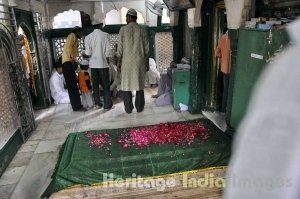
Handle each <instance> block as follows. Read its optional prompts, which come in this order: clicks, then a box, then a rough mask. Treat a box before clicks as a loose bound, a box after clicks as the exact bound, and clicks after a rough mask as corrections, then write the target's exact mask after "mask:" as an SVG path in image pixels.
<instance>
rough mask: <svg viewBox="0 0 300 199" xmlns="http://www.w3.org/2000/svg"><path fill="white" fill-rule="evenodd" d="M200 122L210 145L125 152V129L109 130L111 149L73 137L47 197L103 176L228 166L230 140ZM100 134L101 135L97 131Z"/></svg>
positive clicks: (193, 144)
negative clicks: (120, 141)
mask: <svg viewBox="0 0 300 199" xmlns="http://www.w3.org/2000/svg"><path fill="white" fill-rule="evenodd" d="M195 121H197V122H201V123H203V124H205V125H206V126H207V127H208V128H209V129H210V130H211V135H210V138H209V139H208V141H206V142H202V143H201V142H200V141H195V142H194V143H192V144H190V145H187V144H185V145H179V146H177V145H175V144H163V145H150V146H149V147H145V148H136V147H129V148H127V149H124V148H123V147H122V146H121V145H120V144H118V143H117V138H118V136H119V135H120V133H122V132H123V131H124V129H108V130H101V131H100V132H107V133H109V134H110V135H111V140H112V144H111V145H110V146H109V147H108V148H104V149H97V148H93V147H90V146H89V144H88V139H87V138H86V137H85V135H84V132H79V133H72V134H70V135H69V136H68V138H67V140H66V142H65V143H64V145H63V147H62V149H61V153H60V157H59V160H58V162H57V166H56V170H55V172H54V174H53V176H52V178H53V180H52V182H51V184H50V185H49V187H48V188H47V190H46V191H45V193H44V194H43V195H44V196H49V195H51V194H52V193H54V192H57V191H59V190H62V189H65V188H67V187H70V186H72V185H76V184H84V185H92V184H95V183H99V182H102V180H103V174H104V173H108V174H109V173H113V174H114V178H123V179H125V178H129V177H132V174H133V173H135V174H136V175H140V176H141V177H149V176H159V175H165V174H171V173H177V172H183V171H189V170H195V169H200V168H207V167H215V166H226V165H227V164H228V160H229V157H230V151H231V149H230V146H231V138H230V137H228V136H227V135H226V134H224V133H223V132H222V131H220V130H219V129H218V128H217V127H215V125H214V124H213V123H212V122H210V121H209V120H207V119H198V120H193V121H187V122H195ZM96 132H97V133H99V131H96Z"/></svg>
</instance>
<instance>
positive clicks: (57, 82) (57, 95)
mask: <svg viewBox="0 0 300 199" xmlns="http://www.w3.org/2000/svg"><path fill="white" fill-rule="evenodd" d="M49 86H50V92H51V97H52V98H53V99H54V103H55V104H67V103H70V98H69V94H68V90H67V89H65V88H64V76H63V75H62V74H61V75H60V74H58V72H57V71H55V72H53V73H52V76H51V77H50V80H49Z"/></svg>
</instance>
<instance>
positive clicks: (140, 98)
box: [122, 90, 145, 113]
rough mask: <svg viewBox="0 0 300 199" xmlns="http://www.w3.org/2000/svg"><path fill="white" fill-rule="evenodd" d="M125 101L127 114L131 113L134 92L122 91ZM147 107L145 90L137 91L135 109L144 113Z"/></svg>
mask: <svg viewBox="0 0 300 199" xmlns="http://www.w3.org/2000/svg"><path fill="white" fill-rule="evenodd" d="M122 94H123V101H124V106H125V111H126V113H131V112H132V110H133V104H132V92H131V91H122ZM144 106H145V95H144V90H140V91H136V96H135V108H136V110H137V112H142V111H143V110H144Z"/></svg>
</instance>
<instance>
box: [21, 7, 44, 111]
mask: <svg viewBox="0 0 300 199" xmlns="http://www.w3.org/2000/svg"><path fill="white" fill-rule="evenodd" d="M15 17H16V21H17V26H18V39H19V41H18V42H19V44H20V46H19V47H20V51H19V55H20V57H21V59H22V60H21V62H22V63H21V64H22V65H23V68H24V70H25V71H26V74H25V75H26V80H27V87H28V91H29V93H30V97H31V101H32V106H33V108H34V110H38V109H43V108H46V107H47V106H48V105H49V104H50V102H49V98H48V97H47V92H49V91H48V90H46V89H45V83H44V81H43V80H44V78H46V79H47V78H48V77H44V76H43V70H42V66H41V64H40V63H41V62H40V58H39V50H38V47H37V46H38V45H37V36H36V32H35V27H34V18H33V13H32V12H28V11H24V10H19V9H15ZM43 67H45V66H43Z"/></svg>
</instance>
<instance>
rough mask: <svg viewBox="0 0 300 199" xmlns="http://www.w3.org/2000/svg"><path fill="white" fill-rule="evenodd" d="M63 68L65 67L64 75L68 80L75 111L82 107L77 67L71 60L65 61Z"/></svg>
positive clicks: (67, 83)
mask: <svg viewBox="0 0 300 199" xmlns="http://www.w3.org/2000/svg"><path fill="white" fill-rule="evenodd" d="M62 68H63V75H64V78H65V81H66V85H67V89H68V93H69V98H70V102H71V106H72V109H73V111H77V110H79V109H81V108H82V105H81V99H80V94H79V89H78V86H77V79H76V73H75V68H74V66H73V64H72V62H70V61H67V62H65V63H63V65H62Z"/></svg>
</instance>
